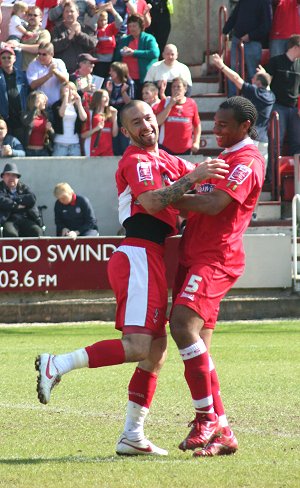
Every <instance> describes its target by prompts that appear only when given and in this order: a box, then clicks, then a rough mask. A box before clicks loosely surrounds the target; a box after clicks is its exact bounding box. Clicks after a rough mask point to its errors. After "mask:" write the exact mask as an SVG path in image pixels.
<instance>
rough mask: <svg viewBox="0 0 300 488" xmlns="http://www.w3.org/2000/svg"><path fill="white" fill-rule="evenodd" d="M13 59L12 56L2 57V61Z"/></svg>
mask: <svg viewBox="0 0 300 488" xmlns="http://www.w3.org/2000/svg"><path fill="white" fill-rule="evenodd" d="M11 58H12V55H11V56H1V59H11Z"/></svg>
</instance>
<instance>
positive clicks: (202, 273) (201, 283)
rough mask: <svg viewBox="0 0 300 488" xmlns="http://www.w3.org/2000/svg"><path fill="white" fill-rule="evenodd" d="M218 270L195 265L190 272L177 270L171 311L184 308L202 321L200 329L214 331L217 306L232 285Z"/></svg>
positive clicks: (180, 266) (231, 280)
mask: <svg viewBox="0 0 300 488" xmlns="http://www.w3.org/2000/svg"><path fill="white" fill-rule="evenodd" d="M236 280H237V277H232V276H230V275H228V274H227V273H225V272H224V271H223V270H222V269H220V268H216V267H215V266H209V265H204V264H198V265H197V264H196V265H194V266H191V267H190V268H185V267H184V266H182V265H179V266H178V270H177V273H176V277H175V284H174V288H173V308H174V306H176V305H185V306H186V307H188V308H191V309H193V310H194V311H195V312H196V313H197V314H198V315H199V316H200V317H201V318H202V319H203V321H204V325H203V327H204V328H207V329H214V328H215V325H216V322H217V318H218V314H219V310H220V302H221V300H222V298H223V297H224V296H225V295H226V293H227V292H228V291H229V290H230V288H231V287H232V286H233V285H234V283H235V282H236Z"/></svg>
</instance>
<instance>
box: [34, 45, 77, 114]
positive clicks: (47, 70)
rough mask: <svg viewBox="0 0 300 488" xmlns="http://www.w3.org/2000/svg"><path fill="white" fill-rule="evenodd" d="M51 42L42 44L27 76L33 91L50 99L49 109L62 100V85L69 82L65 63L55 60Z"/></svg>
mask: <svg viewBox="0 0 300 488" xmlns="http://www.w3.org/2000/svg"><path fill="white" fill-rule="evenodd" d="M53 56H54V48H53V44H52V43H51V42H47V43H41V44H40V45H39V49H38V55H37V57H36V59H34V60H33V61H32V62H31V63H30V64H29V66H28V68H27V71H26V75H27V80H28V83H29V85H30V88H31V89H32V90H40V91H42V92H43V93H45V95H47V97H48V107H51V106H52V105H53V103H54V102H56V101H57V100H58V99H59V98H60V85H61V83H65V82H66V81H69V74H68V71H67V68H66V65H65V63H64V62H63V61H62V60H61V59H58V58H54V57H53Z"/></svg>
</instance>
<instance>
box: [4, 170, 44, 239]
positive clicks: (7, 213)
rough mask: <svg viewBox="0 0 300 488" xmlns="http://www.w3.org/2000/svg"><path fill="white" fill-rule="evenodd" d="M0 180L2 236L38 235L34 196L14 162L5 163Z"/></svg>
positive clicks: (38, 221)
mask: <svg viewBox="0 0 300 488" xmlns="http://www.w3.org/2000/svg"><path fill="white" fill-rule="evenodd" d="M1 178H2V181H0V226H1V227H3V237H40V236H41V235H42V234H43V231H42V228H41V225H40V223H41V222H40V216H39V211H38V208H37V206H36V197H35V195H34V193H32V191H31V190H30V189H29V187H28V186H27V185H25V184H24V183H22V182H21V181H20V178H21V175H20V172H19V170H18V168H17V165H16V164H15V163H7V164H6V165H5V166H4V169H3V172H2V173H1Z"/></svg>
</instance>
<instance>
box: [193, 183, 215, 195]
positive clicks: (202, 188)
mask: <svg viewBox="0 0 300 488" xmlns="http://www.w3.org/2000/svg"><path fill="white" fill-rule="evenodd" d="M215 186H216V185H213V184H212V183H203V185H199V186H197V192H198V193H211V192H212V191H213V190H214V188H215Z"/></svg>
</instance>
